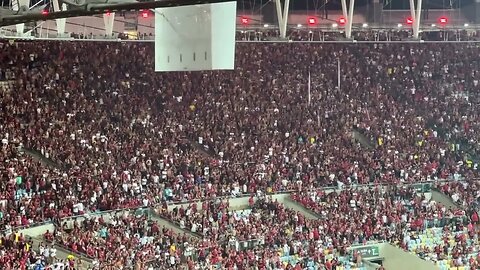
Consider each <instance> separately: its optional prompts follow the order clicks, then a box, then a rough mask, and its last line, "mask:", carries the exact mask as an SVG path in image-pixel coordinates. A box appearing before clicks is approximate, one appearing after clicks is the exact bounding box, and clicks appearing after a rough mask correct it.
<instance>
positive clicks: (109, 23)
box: [103, 12, 115, 38]
mask: <svg viewBox="0 0 480 270" xmlns="http://www.w3.org/2000/svg"><path fill="white" fill-rule="evenodd" d="M114 21H115V13H114V12H112V13H105V14H103V22H104V23H105V37H107V38H111V37H112V34H113V22H114Z"/></svg>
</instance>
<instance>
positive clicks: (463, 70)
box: [0, 38, 480, 270]
mask: <svg viewBox="0 0 480 270" xmlns="http://www.w3.org/2000/svg"><path fill="white" fill-rule="evenodd" d="M299 40H300V38H299ZM479 50H480V48H479V45H478V44H477V43H474V42H473V43H423V44H422V43H390V44H386V43H369V44H360V43H358V44H343V43H335V44H328V43H300V42H298V43H297V42H295V43H282V42H279V43H261V42H246V43H242V42H240V43H237V45H236V64H235V71H209V72H188V73H186V72H175V73H162V74H160V73H155V72H154V70H153V62H152V61H153V59H154V57H153V51H154V48H153V44H152V43H131V42H67V41H65V42H60V41H32V42H28V41H25V42H12V41H10V42H9V41H5V42H1V43H0V84H1V85H0V86H1V88H0V100H1V107H0V119H1V122H0V139H1V151H0V159H1V162H0V176H1V181H0V230H1V231H2V232H1V234H0V236H1V237H0V269H42V268H36V267H38V265H44V266H47V265H50V268H51V269H56V268H55V267H56V266H55V264H62V265H63V266H65V267H71V269H73V268H74V267H76V269H83V268H82V267H84V265H85V261H89V262H91V263H90V265H89V266H88V268H96V269H275V270H277V269H315V270H317V269H318V270H321V269H326V270H333V269H335V270H340V269H342V270H347V269H352V270H353V269H358V270H361V269H371V268H367V266H366V265H365V261H364V260H363V258H362V256H363V255H364V254H361V253H359V252H356V251H355V250H352V249H351V247H352V246H358V245H365V244H368V243H377V242H387V243H390V244H392V245H394V246H396V247H399V248H401V249H403V250H405V251H406V252H409V253H411V254H415V255H416V256H418V257H420V258H422V259H424V260H427V261H430V262H432V263H433V264H435V265H437V266H438V267H439V269H442V270H443V269H464V270H473V269H480V251H479V247H480V243H479V235H480V230H479V228H478V223H479V217H478V207H479V205H478V203H479V198H480V189H479V187H480V183H479V182H478V180H477V177H478V169H479V168H478V161H479V156H478V155H477V153H478V150H479V149H478V148H479V145H480V144H479V142H480V137H479V136H480V135H479V134H480V124H479V117H480V115H479V110H478V108H480V94H479V91H480V84H479V80H480V71H479V70H480V58H479ZM338 67H340V70H338ZM339 82H340V83H339ZM424 182H427V183H428V185H429V187H430V188H431V189H434V190H436V191H438V192H439V193H441V194H443V195H445V196H448V198H450V199H451V201H452V203H453V204H455V205H456V206H458V207H455V208H452V207H450V206H446V205H445V204H442V203H440V202H436V201H435V200H432V199H431V198H430V197H426V196H425V195H424V192H420V191H418V189H417V188H416V186H417V184H418V183H424ZM280 193H282V194H288V197H289V199H290V200H292V201H293V202H295V203H296V204H297V205H298V206H299V207H300V208H299V209H303V210H304V211H299V210H296V209H292V208H289V207H286V206H285V205H284V204H283V203H282V202H279V201H277V200H276V199H275V198H274V197H273V195H274V194H280ZM242 196H244V197H246V198H248V205H247V206H245V207H243V208H242V209H235V208H234V207H233V206H232V205H230V202H229V199H230V198H238V197H242ZM122 209H135V210H137V211H135V212H134V214H126V212H124V211H121V210H122ZM146 209H148V210H151V212H149V211H146ZM111 210H114V211H113V212H111ZM107 212H108V213H109V214H108V215H107V216H104V215H100V214H99V213H107ZM112 213H113V214H112ZM152 213H153V214H152ZM305 213H309V214H308V215H307V214H305ZM152 215H155V216H156V218H152ZM71 217H76V218H71ZM80 217H81V218H80ZM312 217H315V218H312ZM162 222H163V223H162ZM41 224H53V225H54V226H53V228H54V229H53V230H48V231H46V232H44V233H42V235H41V239H40V241H37V242H40V243H39V244H38V243H37V242H35V243H34V240H35V239H32V238H30V237H29V236H28V235H24V234H23V231H24V229H25V228H32V227H36V226H39V225H41ZM165 224H169V226H166V225H165ZM58 248H61V249H62V250H65V251H67V253H68V254H69V255H68V258H59V257H57V256H56V253H57V249H58ZM80 257H82V258H84V259H83V262H82V260H78V258H80ZM63 266H62V267H63ZM85 267H86V266H85ZM59 269H60V268H59ZM65 269H66V268H65ZM378 269H385V268H384V267H383V266H381V265H380V266H379V268H378Z"/></svg>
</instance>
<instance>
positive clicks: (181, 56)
mask: <svg viewBox="0 0 480 270" xmlns="http://www.w3.org/2000/svg"><path fill="white" fill-rule="evenodd" d="M236 13H237V2H236V1H233V2H224V3H216V4H203V5H194V6H184V7H171V8H157V9H155V71H194V70H214V69H233V68H234V58H235V22H236Z"/></svg>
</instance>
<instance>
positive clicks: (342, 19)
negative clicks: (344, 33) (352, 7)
mask: <svg viewBox="0 0 480 270" xmlns="http://www.w3.org/2000/svg"><path fill="white" fill-rule="evenodd" d="M346 23H347V19H345V18H344V17H340V18H339V19H338V24H340V25H344V24H346Z"/></svg>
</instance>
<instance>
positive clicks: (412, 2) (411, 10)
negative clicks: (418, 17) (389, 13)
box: [410, 0, 415, 21]
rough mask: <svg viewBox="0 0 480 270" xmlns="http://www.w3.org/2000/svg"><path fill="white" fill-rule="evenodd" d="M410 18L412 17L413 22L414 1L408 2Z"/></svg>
mask: <svg viewBox="0 0 480 270" xmlns="http://www.w3.org/2000/svg"><path fill="white" fill-rule="evenodd" d="M410 17H412V20H413V21H415V2H414V0H410Z"/></svg>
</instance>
